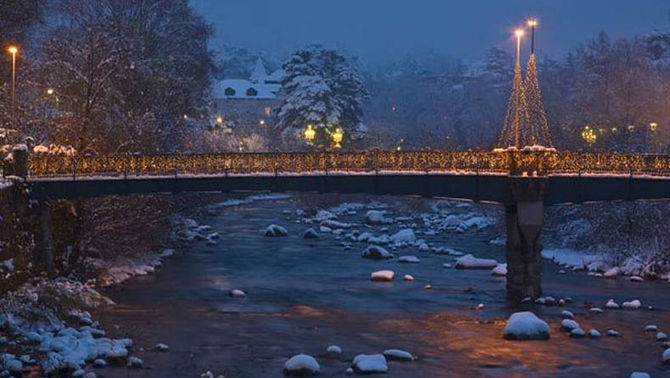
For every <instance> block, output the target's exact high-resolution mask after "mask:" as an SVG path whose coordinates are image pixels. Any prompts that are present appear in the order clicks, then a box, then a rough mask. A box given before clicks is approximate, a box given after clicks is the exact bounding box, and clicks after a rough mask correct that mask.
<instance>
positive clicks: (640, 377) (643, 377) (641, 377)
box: [630, 371, 651, 378]
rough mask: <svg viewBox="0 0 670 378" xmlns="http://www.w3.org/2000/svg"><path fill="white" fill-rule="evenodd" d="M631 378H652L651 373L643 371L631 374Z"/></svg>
mask: <svg viewBox="0 0 670 378" xmlns="http://www.w3.org/2000/svg"><path fill="white" fill-rule="evenodd" d="M630 378H651V377H650V375H649V373H645V372H643V371H634V372H632V373H631V374H630Z"/></svg>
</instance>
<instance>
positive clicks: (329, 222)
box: [320, 220, 351, 230]
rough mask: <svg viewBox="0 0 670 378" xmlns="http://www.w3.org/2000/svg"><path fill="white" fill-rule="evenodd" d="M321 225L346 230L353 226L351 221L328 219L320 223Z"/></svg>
mask: <svg viewBox="0 0 670 378" xmlns="http://www.w3.org/2000/svg"><path fill="white" fill-rule="evenodd" d="M320 226H321V227H328V228H330V229H331V230H346V229H348V228H351V224H350V223H344V222H338V221H335V220H326V221H323V222H321V224H320Z"/></svg>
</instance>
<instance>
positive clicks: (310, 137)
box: [302, 125, 316, 144]
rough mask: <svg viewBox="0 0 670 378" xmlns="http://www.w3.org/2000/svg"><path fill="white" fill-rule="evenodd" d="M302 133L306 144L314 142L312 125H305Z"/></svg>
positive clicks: (314, 136)
mask: <svg viewBox="0 0 670 378" xmlns="http://www.w3.org/2000/svg"><path fill="white" fill-rule="evenodd" d="M302 135H303V136H304V137H305V141H306V142H307V143H308V144H312V143H314V139H315V138H316V130H314V126H312V125H307V127H306V128H305V131H303V132H302Z"/></svg>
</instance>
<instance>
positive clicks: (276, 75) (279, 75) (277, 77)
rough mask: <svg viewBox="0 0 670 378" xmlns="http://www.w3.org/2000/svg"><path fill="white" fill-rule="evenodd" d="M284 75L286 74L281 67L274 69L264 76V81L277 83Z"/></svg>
mask: <svg viewBox="0 0 670 378" xmlns="http://www.w3.org/2000/svg"><path fill="white" fill-rule="evenodd" d="M284 76H286V71H284V70H282V69H281V68H280V69H278V70H276V71H275V72H273V73H271V74H270V75H268V76H267V77H266V78H265V82H266V83H279V82H281V81H282V80H283V79H284Z"/></svg>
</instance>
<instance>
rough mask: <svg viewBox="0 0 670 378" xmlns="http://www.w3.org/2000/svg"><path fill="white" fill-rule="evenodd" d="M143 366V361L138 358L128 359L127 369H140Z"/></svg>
mask: <svg viewBox="0 0 670 378" xmlns="http://www.w3.org/2000/svg"><path fill="white" fill-rule="evenodd" d="M143 365H144V361H142V360H141V359H140V358H138V357H133V356H131V357H128V367H130V368H134V369H141V368H142V366H143Z"/></svg>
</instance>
